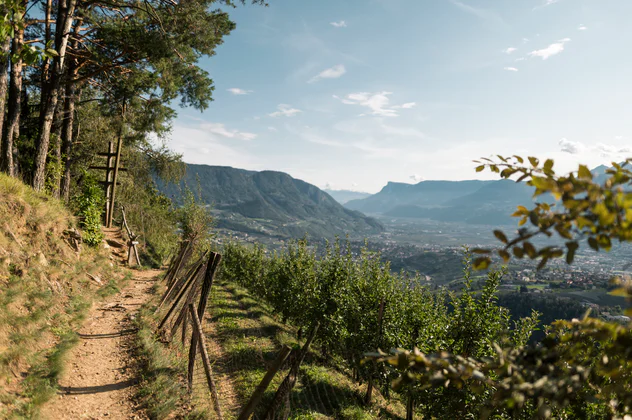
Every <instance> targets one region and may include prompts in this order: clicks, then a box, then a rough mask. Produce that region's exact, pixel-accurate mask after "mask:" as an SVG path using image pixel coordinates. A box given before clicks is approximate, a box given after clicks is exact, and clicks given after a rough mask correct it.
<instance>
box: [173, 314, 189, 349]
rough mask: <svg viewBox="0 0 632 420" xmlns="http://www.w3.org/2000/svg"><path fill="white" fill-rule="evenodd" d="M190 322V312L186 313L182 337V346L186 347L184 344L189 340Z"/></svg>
mask: <svg viewBox="0 0 632 420" xmlns="http://www.w3.org/2000/svg"><path fill="white" fill-rule="evenodd" d="M188 320H189V312H188V311H184V319H183V320H182V337H181V340H182V346H184V343H185V342H186V340H187V324H188ZM172 335H173V334H172Z"/></svg>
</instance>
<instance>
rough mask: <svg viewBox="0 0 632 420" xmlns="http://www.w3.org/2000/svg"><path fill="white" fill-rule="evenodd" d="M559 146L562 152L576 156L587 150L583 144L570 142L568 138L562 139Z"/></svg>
mask: <svg viewBox="0 0 632 420" xmlns="http://www.w3.org/2000/svg"><path fill="white" fill-rule="evenodd" d="M557 144H558V145H559V146H560V150H561V151H562V152H566V153H570V154H571V155H576V154H577V153H580V152H581V151H582V150H584V149H585V146H584V145H583V144H582V143H581V142H578V141H572V140H568V139H567V138H561V139H560V141H558V142H557Z"/></svg>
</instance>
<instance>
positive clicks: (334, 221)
mask: <svg viewBox="0 0 632 420" xmlns="http://www.w3.org/2000/svg"><path fill="white" fill-rule="evenodd" d="M198 181H199V182H198ZM185 185H186V186H188V188H190V189H191V190H193V191H194V192H198V191H199V193H200V196H201V199H202V201H203V202H204V203H206V204H208V205H210V206H211V209H212V212H213V213H214V214H215V215H216V220H217V223H218V227H220V228H227V229H231V230H236V231H241V232H248V233H259V234H265V235H272V236H280V237H302V236H303V235H305V234H306V233H307V234H308V235H310V236H312V237H316V238H320V237H333V236H335V235H345V234H350V235H366V234H370V233H376V232H380V231H382V230H383V229H384V228H383V226H382V225H381V224H380V223H379V222H378V221H377V220H375V219H373V218H371V217H367V216H365V215H364V214H362V213H360V212H358V211H355V210H351V209H347V208H344V207H343V206H342V205H341V204H340V203H338V202H337V201H335V200H334V199H333V198H332V197H331V196H330V195H328V194H327V193H325V192H323V191H321V190H320V189H319V188H318V187H316V186H314V185H312V184H309V183H307V182H305V181H301V180H299V179H295V178H292V177H291V176H290V175H288V174H286V173H283V172H275V171H261V172H256V171H248V170H244V169H236V168H232V167H228V166H209V165H194V164H187V171H186V175H185V177H184V179H183V180H182V182H181V183H180V184H179V185H174V184H165V183H162V182H158V187H159V189H160V190H161V191H162V192H163V193H164V194H166V195H167V196H169V197H170V198H173V199H174V200H176V201H181V196H182V190H183V189H184V186H185Z"/></svg>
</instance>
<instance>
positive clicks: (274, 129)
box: [268, 127, 279, 131]
mask: <svg viewBox="0 0 632 420" xmlns="http://www.w3.org/2000/svg"><path fill="white" fill-rule="evenodd" d="M268 130H270V131H279V130H277V128H276V127H268Z"/></svg>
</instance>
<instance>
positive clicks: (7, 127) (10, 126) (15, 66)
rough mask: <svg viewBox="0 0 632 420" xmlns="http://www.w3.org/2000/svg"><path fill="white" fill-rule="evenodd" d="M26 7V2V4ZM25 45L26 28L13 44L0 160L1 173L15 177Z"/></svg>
mask: <svg viewBox="0 0 632 420" xmlns="http://www.w3.org/2000/svg"><path fill="white" fill-rule="evenodd" d="M24 7H26V2H24ZM23 44H24V28H23V27H22V28H18V29H17V30H16V31H15V37H14V38H13V42H12V43H11V56H12V57H17V59H16V60H12V61H11V81H10V84H9V102H8V110H7V120H6V122H5V124H4V127H3V130H2V147H1V148H0V150H1V153H2V158H1V159H0V162H1V163H0V171H2V172H5V173H6V174H8V175H9V176H15V175H16V170H15V162H14V156H13V155H14V152H15V146H14V144H13V143H14V139H15V138H16V134H17V135H19V130H20V113H21V111H22V107H21V103H22V69H23V61H22V58H19V55H20V51H21V50H22V45H23Z"/></svg>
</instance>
